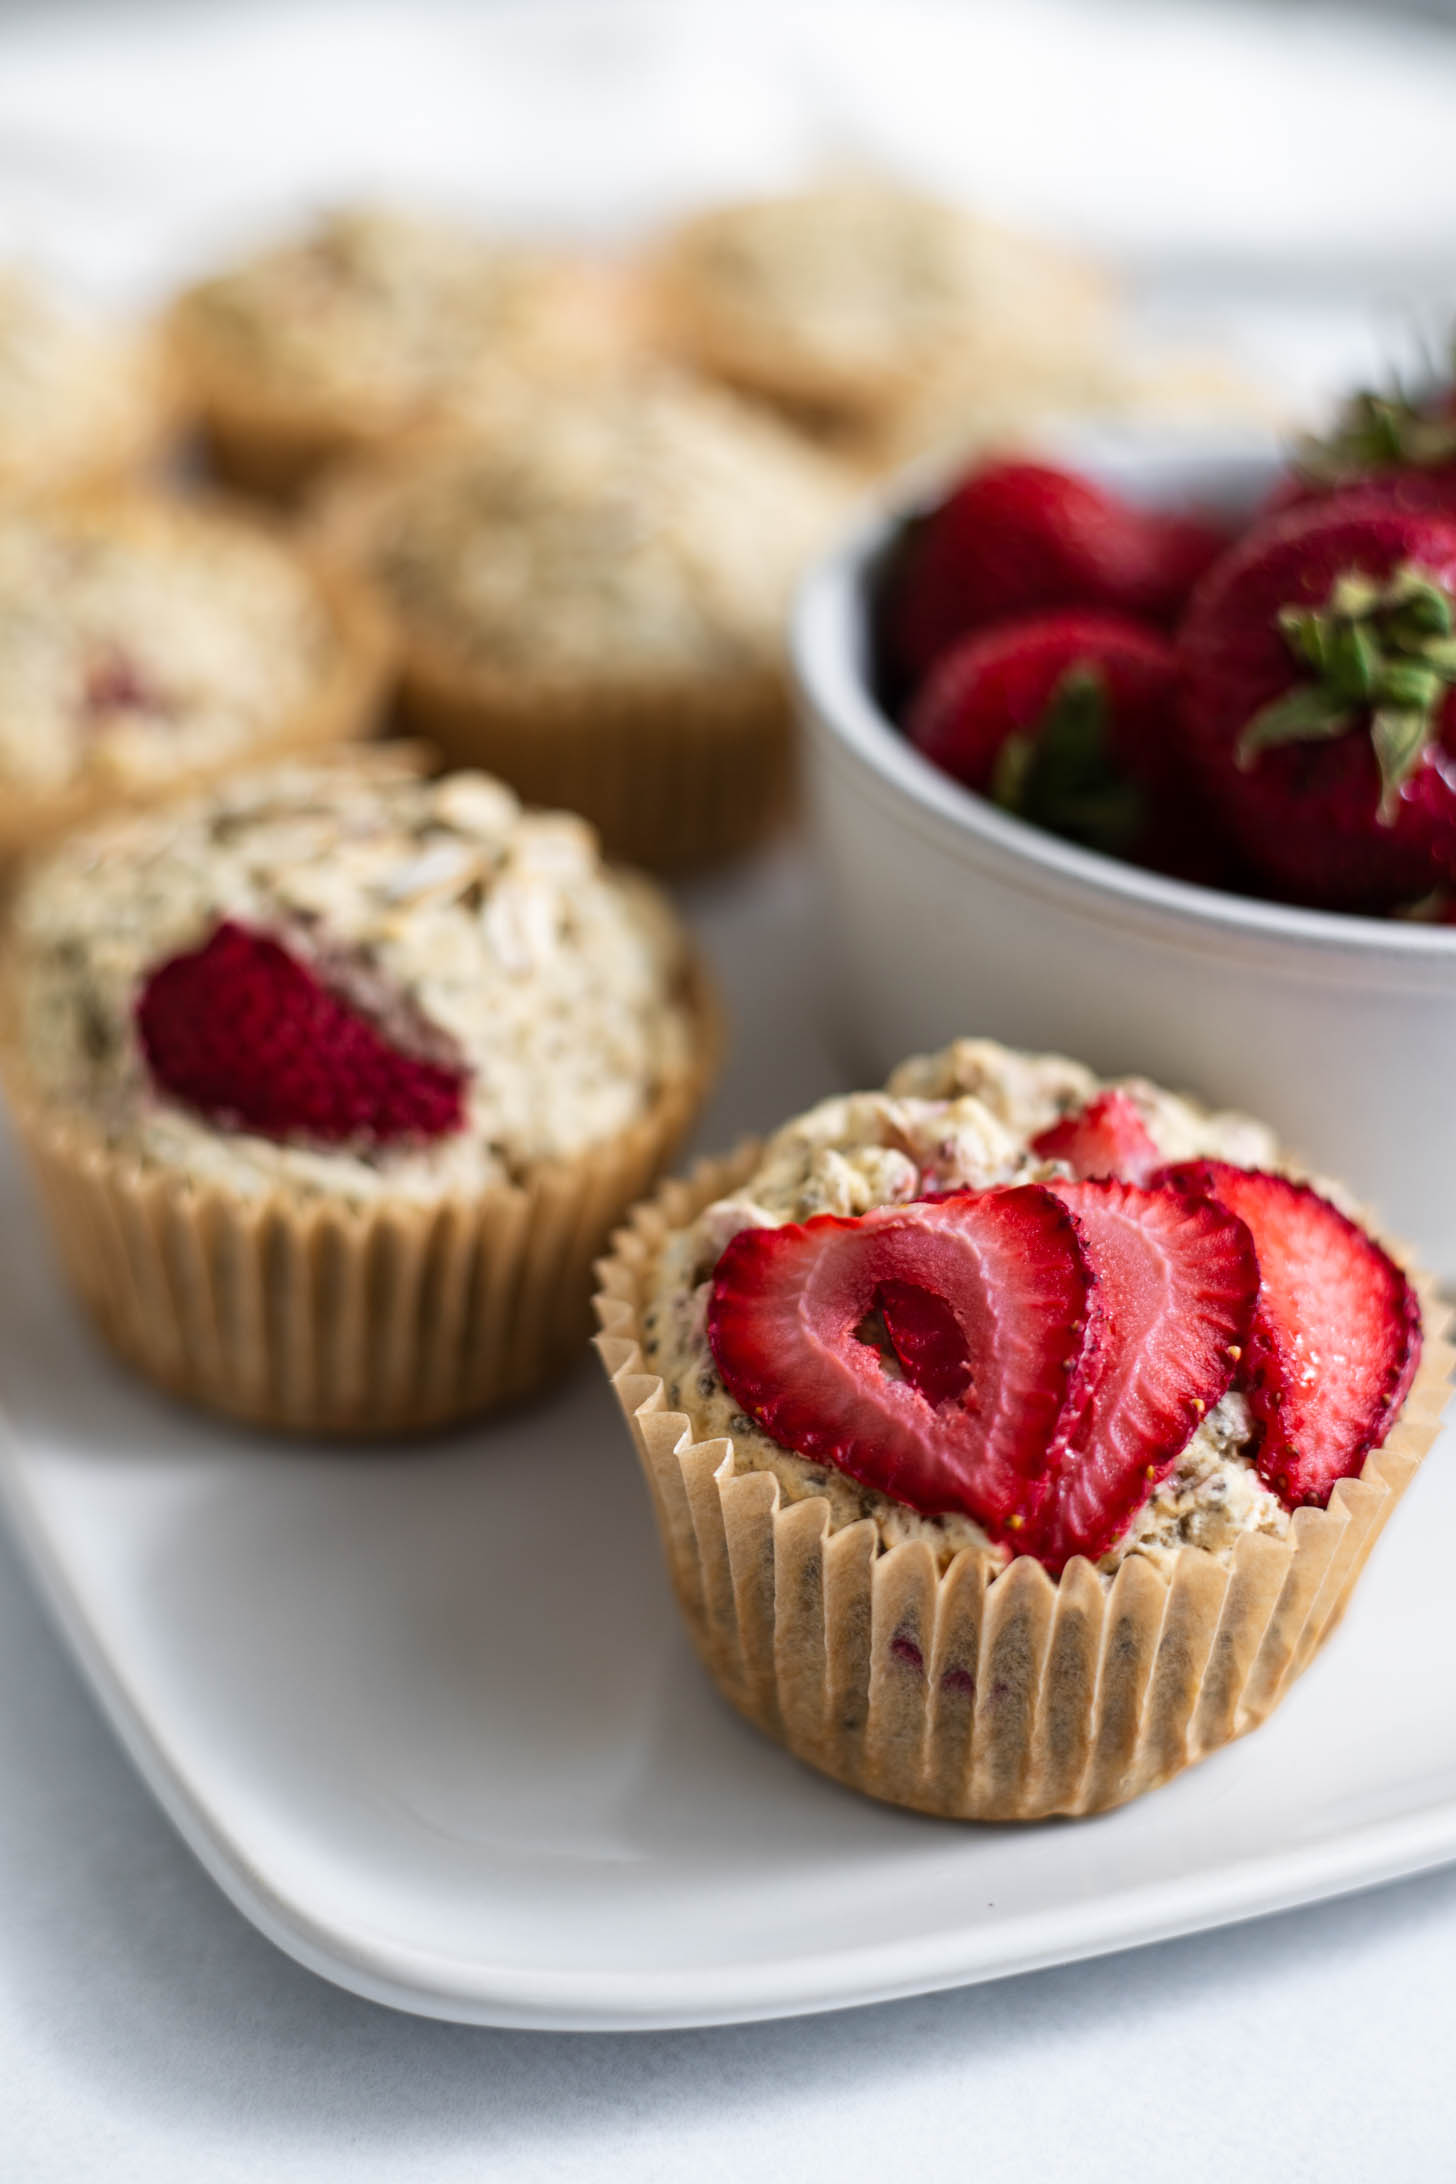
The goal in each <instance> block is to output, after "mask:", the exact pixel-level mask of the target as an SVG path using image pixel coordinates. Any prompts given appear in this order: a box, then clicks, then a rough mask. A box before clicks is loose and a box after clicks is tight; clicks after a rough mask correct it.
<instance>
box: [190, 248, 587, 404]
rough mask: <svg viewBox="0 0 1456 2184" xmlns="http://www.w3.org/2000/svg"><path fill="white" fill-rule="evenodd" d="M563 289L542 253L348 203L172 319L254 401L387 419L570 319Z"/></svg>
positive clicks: (205, 289) (196, 291)
mask: <svg viewBox="0 0 1456 2184" xmlns="http://www.w3.org/2000/svg"><path fill="white" fill-rule="evenodd" d="M569 285H570V284H569V283H568V282H566V281H565V280H564V276H563V272H562V269H561V268H559V267H558V266H557V265H556V264H555V263H554V262H553V261H551V260H549V259H547V258H546V257H545V256H544V255H543V254H542V253H540V252H536V251H530V250H526V249H520V248H514V247H510V246H507V245H504V244H501V243H499V242H496V241H494V240H492V239H490V238H488V237H484V236H481V235H478V234H476V233H474V232H472V231H471V230H470V229H468V228H465V227H461V226H458V225H455V224H453V223H451V222H449V221H445V220H438V219H427V218H423V217H420V216H417V215H415V214H412V213H407V212H402V211H395V210H390V209H387V208H382V207H371V206H362V207H360V206H356V207H349V208H345V209H341V210H338V211H334V212H331V213H329V214H327V215H325V216H324V217H323V218H321V219H320V220H319V221H318V222H317V224H316V225H315V226H314V227H313V228H312V229H311V230H310V231H309V232H308V233H306V234H304V235H301V236H298V237H295V238H291V239H289V240H286V241H284V242H281V243H278V244H276V245H274V246H273V247H272V248H270V249H268V250H265V251H263V252H261V253H260V254H259V255H257V256H256V257H253V258H250V259H248V260H247V261H246V262H245V263H244V264H242V265H240V266H238V267H237V268H236V269H235V270H233V271H231V272H226V273H221V274H219V275H217V276H216V277H215V278H213V279H211V280H207V281H203V282H201V283H200V284H199V285H198V286H197V287H195V288H193V289H191V290H189V291H188V293H187V294H186V295H185V296H184V297H183V298H182V299H181V301H180V303H179V306H178V317H177V323H178V326H179V330H180V332H181V335H182V339H183V347H184V353H187V352H189V351H190V350H191V349H192V346H193V345H194V344H195V343H198V342H200V343H202V344H204V345H205V348H206V350H207V351H208V352H209V353H211V354H213V355H220V356H222V357H225V358H227V359H228V360H229V361H230V363H231V365H232V367H233V368H234V369H235V370H236V372H238V373H239V374H241V375H243V382H244V383H245V385H246V387H247V388H248V389H249V390H251V392H252V393H253V394H255V395H256V397H257V398H258V399H259V400H260V401H265V402H282V403H284V404H285V405H287V406H296V407H297V408H298V409H300V410H312V411H315V412H318V413H320V414H328V413H329V412H331V411H337V412H340V413H343V414H344V415H346V416H347V417H348V418H350V419H351V420H357V421H358V422H360V423H362V424H372V425H374V426H377V427H379V428H385V427H394V426H397V425H399V424H402V423H404V422H406V421H407V420H408V419H409V418H411V417H412V416H414V415H415V414H416V413H418V412H419V411H420V410H421V409H422V407H424V406H425V405H426V404H427V403H428V402H429V401H430V400H431V399H432V398H433V397H435V396H437V395H438V394H439V393H440V392H441V391H442V390H443V389H445V388H447V387H449V386H451V385H453V384H455V383H456V382H457V381H458V380H460V379H462V378H464V377H468V375H469V373H470V371H471V369H472V368H473V367H474V365H475V364H476V362H477V360H478V359H479V357H480V356H481V355H482V354H489V353H491V352H492V351H494V350H497V349H499V348H502V347H505V348H510V347H513V346H516V345H523V346H525V347H526V348H527V349H529V348H530V346H531V345H532V344H533V343H534V342H536V341H537V340H544V339H545V338H546V337H547V336H548V334H549V333H550V331H551V330H552V328H553V326H554V325H555V323H556V319H557V317H558V314H559V313H561V312H562V311H563V310H565V311H566V312H567V313H568V315H569V312H570V309H571V305H572V302H573V301H574V299H572V298H569V297H568V294H567V290H568V288H569Z"/></svg>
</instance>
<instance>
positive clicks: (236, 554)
mask: <svg viewBox="0 0 1456 2184" xmlns="http://www.w3.org/2000/svg"><path fill="white" fill-rule="evenodd" d="M386 654H387V646H386V642H385V639H384V635H383V632H382V628H381V625H380V623H379V621H378V618H377V616H376V615H375V614H374V612H373V610H372V609H371V608H370V606H369V605H368V603H367V601H366V600H365V598H364V597H363V595H362V593H361V591H360V588H359V587H358V586H357V585H355V584H353V583H351V582H349V581H348V580H347V579H346V578H344V577H342V576H340V575H339V573H338V572H337V571H335V570H333V569H331V568H325V567H323V566H320V565H319V564H318V563H317V561H316V560H315V558H314V557H312V556H311V555H309V554H308V553H307V552H306V551H304V550H301V549H299V548H298V547H297V546H295V545H294V544H293V543H292V542H291V541H289V540H286V539H284V538H283V537H281V536H278V535H275V534H274V533H273V532H271V531H270V530H267V529H265V528H263V527H262V526H260V525H259V523H258V522H257V521H256V520H255V519H254V518H252V517H251V516H248V515H244V514H240V513H238V512H236V511H234V510H232V509H228V508H225V507H222V506H221V505H214V504H210V503H202V502H186V503H183V502H179V501H173V500H168V499H163V498H162V497H160V496H154V495H151V494H147V493H142V492H139V491H132V492H128V493H95V494H86V495H80V496H73V497H69V498H67V499H65V500H60V501H56V500H49V501H46V502H44V503H41V502H35V503H31V504H28V505H27V506H25V507H19V506H17V507H13V508H11V509H9V510H6V509H3V508H0V854H10V855H13V854H15V853H16V852H18V851H20V850H23V849H27V848H30V847H32V846H33V845H34V844H36V843H37V842H38V841H41V840H44V839H46V838H47V837H49V836H51V835H53V834H56V833H58V832H60V831H62V830H63V829H64V828H65V827H67V826H70V825H74V824H76V823H77V822H78V821H81V820H84V819H86V818H88V817H90V816H92V815H93V814H94V813H96V812H97V811H99V810H102V809H104V808H106V807H109V806H112V805H116V804H123V803H151V802H155V801H157V800H158V799H159V798H162V797H164V796H168V795H172V794H174V793H175V792H176V791H177V789H178V788H179V787H185V786H187V785H189V784H190V783H193V782H197V781H201V780H205V779H210V778H211V777H212V776H214V775H216V774H219V773H221V772H224V771H226V770H227V769H228V768H230V767H234V766H237V765H239V764H246V763H248V762H250V761H255V760H257V759H259V758H261V757H266V756H269V755H273V754H277V755H282V754H283V753H285V752H288V751H291V750H295V749H297V750H302V749H308V748H311V747H313V746H316V745H323V744H327V743H333V742H337V741H340V740H342V739H344V738H346V737H351V736H357V735H361V734H363V733H364V732H365V731H366V730H367V729H369V728H370V727H371V726H372V725H373V723H374V720H375V718H376V715H377V713H378V710H379V707H380V703H381V700H382V698H383V695H384V686H385V676H386V666H387V660H386Z"/></svg>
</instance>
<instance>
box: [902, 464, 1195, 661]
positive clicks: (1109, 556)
mask: <svg viewBox="0 0 1456 2184" xmlns="http://www.w3.org/2000/svg"><path fill="white" fill-rule="evenodd" d="M1227 543H1228V535H1227V533H1226V532H1225V531H1224V530H1223V529H1222V528H1221V527H1219V526H1217V525H1215V524H1212V523H1210V522H1206V521H1204V520H1202V519H1200V518H1196V517H1191V516H1182V515H1175V514H1170V513H1168V512H1167V511H1165V510H1161V509H1146V508H1135V507H1133V506H1132V505H1131V504H1130V503H1129V502H1127V501H1123V500H1121V499H1119V498H1118V497H1117V496H1116V495H1115V494H1113V493H1109V492H1107V491H1105V490H1104V489H1103V488H1101V487H1100V486H1096V485H1093V484H1092V483H1091V482H1090V481H1089V480H1088V479H1086V478H1080V477H1077V476H1075V475H1074V474H1073V473H1071V472H1070V471H1065V470H1056V469H1053V468H1051V467H1050V466H1048V465H1047V464H1044V463H1029V462H1006V461H1001V462H990V463H986V464H984V465H982V466H981V467H980V468H978V469H976V470H973V471H972V472H971V473H970V475H969V476H968V477H966V478H965V479H963V480H962V481H961V483H960V484H959V485H958V486H957V487H956V488H955V490H954V491H953V492H952V493H951V494H950V496H949V498H948V499H946V500H945V501H943V502H942V503H941V504H940V506H939V507H937V508H934V509H932V510H931V511H930V513H929V514H928V515H926V516H925V517H923V518H922V519H921V520H920V521H919V522H918V523H917V524H914V525H912V526H911V527H910V528H909V529H908V530H907V532H906V533H905V535H904V537H903V538H902V540H901V543H900V550H899V553H898V555H897V557H896V559H895V562H894V565H893V567H892V568H891V570H890V571H889V575H888V579H887V586H886V594H885V598H884V603H883V635H884V640H885V646H886V650H887V653H888V656H889V659H890V662H891V665H892V667H893V670H894V672H895V673H896V674H897V675H898V676H900V677H901V678H902V679H903V680H904V681H905V682H906V683H907V684H908V685H910V686H911V687H912V688H913V687H914V686H915V685H917V684H918V683H919V682H920V681H921V679H922V678H923V677H924V676H925V675H926V674H928V673H929V671H930V669H931V668H932V667H933V666H934V664H935V662H936V661H937V660H938V659H939V658H940V656H941V655H942V654H943V653H944V652H946V651H947V650H948V649H949V648H950V646H951V645H953V644H954V643H955V641H956V640H957V638H960V637H964V636H966V635H968V634H969V633H970V632H971V631H972V630H978V629H986V628H988V627H990V626H991V625H992V624H994V623H997V622H1004V621H1009V620H1011V619H1012V618H1013V617H1020V616H1024V615H1032V614H1044V613H1047V612H1049V611H1050V610H1051V609H1053V608H1058V607H1085V608H1089V609H1093V610H1096V611H1098V612H1101V613H1109V614H1122V615H1127V616H1130V617H1131V618H1133V619H1134V620H1146V621H1152V622H1155V623H1164V624H1170V623H1172V622H1173V621H1175V620H1176V619H1177V616H1178V614H1179V612H1180V611H1181V608H1182V606H1183V602H1184V601H1185V600H1186V598H1187V596H1188V594H1189V592H1190V591H1191V589H1192V587H1193V585H1194V584H1195V582H1196V581H1197V579H1198V578H1199V576H1200V575H1201V574H1202V573H1203V571H1204V570H1205V569H1206V568H1207V567H1208V565H1209V563H1210V562H1211V561H1213V560H1214V558H1215V557H1216V556H1217V555H1218V554H1219V553H1220V552H1222V550H1223V548H1224V547H1225V546H1226V545H1227Z"/></svg>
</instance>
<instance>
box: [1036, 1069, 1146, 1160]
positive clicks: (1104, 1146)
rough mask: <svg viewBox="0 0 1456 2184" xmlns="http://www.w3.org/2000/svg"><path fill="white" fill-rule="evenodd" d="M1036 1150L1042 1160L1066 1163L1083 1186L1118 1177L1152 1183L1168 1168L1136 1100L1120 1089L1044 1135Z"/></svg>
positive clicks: (1100, 1095) (1115, 1088) (1065, 1117)
mask: <svg viewBox="0 0 1456 2184" xmlns="http://www.w3.org/2000/svg"><path fill="white" fill-rule="evenodd" d="M1031 1150H1032V1151H1033V1152H1034V1153H1035V1154H1036V1155H1037V1157H1038V1158H1039V1159H1041V1160H1061V1161H1065V1163H1066V1165H1067V1166H1068V1167H1069V1168H1070V1169H1071V1171H1072V1174H1073V1176H1074V1177H1075V1178H1076V1179H1077V1180H1078V1181H1079V1182H1098V1181H1101V1180H1102V1179H1103V1178H1105V1177H1108V1176H1117V1177H1119V1178H1121V1180H1122V1181H1123V1182H1126V1183H1147V1182H1148V1181H1150V1180H1151V1178H1152V1177H1153V1175H1154V1174H1156V1172H1157V1171H1158V1169H1160V1168H1162V1167H1163V1166H1165V1165H1166V1163H1165V1162H1164V1160H1163V1156H1162V1154H1161V1153H1160V1151H1159V1150H1158V1147H1157V1145H1156V1144H1155V1142H1154V1140H1153V1139H1152V1138H1151V1137H1150V1136H1149V1134H1148V1126H1147V1124H1146V1123H1145V1122H1144V1121H1143V1118H1142V1115H1141V1113H1140V1112H1139V1109H1138V1107H1137V1105H1136V1103H1135V1101H1134V1100H1133V1099H1132V1098H1131V1097H1130V1096H1129V1094H1128V1093H1126V1092H1124V1091H1123V1090H1122V1089H1121V1088H1120V1087H1119V1086H1117V1085H1112V1086H1109V1088H1108V1089H1107V1090H1106V1091H1105V1092H1099V1093H1098V1094H1097V1096H1096V1098H1095V1099H1092V1100H1089V1101H1088V1102H1087V1104H1086V1106H1085V1107H1080V1108H1077V1109H1075V1110H1074V1111H1073V1112H1071V1113H1070V1114H1066V1115H1061V1116H1059V1117H1058V1119H1057V1120H1056V1121H1055V1122H1053V1123H1049V1124H1048V1125H1047V1127H1046V1129H1045V1130H1039V1131H1038V1132H1037V1134H1036V1136H1035V1137H1034V1138H1033V1139H1032V1141H1031Z"/></svg>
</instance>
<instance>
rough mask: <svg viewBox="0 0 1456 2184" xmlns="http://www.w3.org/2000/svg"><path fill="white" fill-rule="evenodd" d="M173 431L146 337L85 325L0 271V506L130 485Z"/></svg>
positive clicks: (42, 291)
mask: <svg viewBox="0 0 1456 2184" xmlns="http://www.w3.org/2000/svg"><path fill="white" fill-rule="evenodd" d="M175 424H176V416H175V403H174V399H173V389H172V385H171V376H170V374H169V372H168V369H167V367H166V364H165V361H164V357H163V353H162V348H161V344H160V343H159V342H158V341H157V340H156V339H155V338H154V337H153V336H152V335H150V334H146V333H136V332H131V331H129V330H120V329H116V328H112V327H105V326H97V325H93V324H91V323H90V322H89V321H88V320H86V319H85V318H83V317H81V316H79V315H78V314H77V313H75V312H73V311H71V310H68V309H67V308H66V307H65V306H64V305H63V304H62V303H60V302H59V301H58V300H57V299H56V297H55V296H54V295H52V293H51V292H50V290H49V289H48V288H47V287H46V286H45V285H44V283H42V282H41V281H39V280H37V279H36V278H35V277H34V276H33V275H31V274H29V273H27V272H24V271H22V270H21V269H20V268H19V267H15V266H3V265H0V500H14V499H16V498H20V497H26V496H29V495H31V494H34V493H37V492H42V491H48V490H51V489H53V488H54V487H56V486H72V485H78V484H84V485H94V484H98V483H112V482H115V481H118V480H121V479H124V478H127V477H129V476H132V475H134V474H136V473H138V472H140V471H142V470H145V469H146V468H147V467H148V466H149V465H150V464H151V463H153V462H154V461H155V460H156V459H157V458H158V456H159V455H160V454H161V452H162V449H163V447H164V446H165V444H166V442H167V441H168V440H169V439H170V437H171V435H172V432H173V430H174V428H175Z"/></svg>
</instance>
